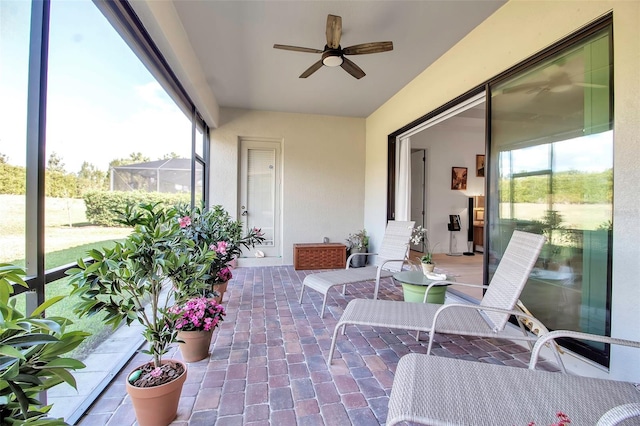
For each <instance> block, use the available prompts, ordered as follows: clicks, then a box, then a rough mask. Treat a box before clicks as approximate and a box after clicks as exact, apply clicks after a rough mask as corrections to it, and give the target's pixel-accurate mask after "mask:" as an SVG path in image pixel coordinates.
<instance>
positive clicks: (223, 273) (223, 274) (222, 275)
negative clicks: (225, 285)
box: [216, 266, 233, 282]
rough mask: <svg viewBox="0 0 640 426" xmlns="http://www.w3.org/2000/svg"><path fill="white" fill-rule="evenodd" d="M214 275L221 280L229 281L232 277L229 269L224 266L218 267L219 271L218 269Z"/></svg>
mask: <svg viewBox="0 0 640 426" xmlns="http://www.w3.org/2000/svg"><path fill="white" fill-rule="evenodd" d="M216 276H217V277H218V279H219V280H220V281H222V282H224V281H229V280H230V279H231V278H233V274H231V269H229V268H228V267H226V266H225V267H224V268H222V269H220V271H218V273H217V274H216Z"/></svg>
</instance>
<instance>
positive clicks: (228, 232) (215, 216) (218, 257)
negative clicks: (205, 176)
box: [179, 205, 264, 301]
mask: <svg viewBox="0 0 640 426" xmlns="http://www.w3.org/2000/svg"><path fill="white" fill-rule="evenodd" d="M179 214H180V216H181V217H180V227H181V229H182V232H183V233H184V235H185V236H186V237H187V238H189V239H190V240H192V241H193V242H194V243H195V244H196V245H197V246H206V247H208V248H209V249H210V250H212V251H214V252H215V259H214V260H213V262H212V263H211V265H210V267H209V270H208V271H207V277H206V282H207V284H208V288H207V290H208V291H209V292H213V291H217V292H219V293H220V301H222V297H223V296H224V293H225V291H226V290H227V283H228V282H229V280H231V278H232V277H233V274H232V272H231V269H233V265H234V264H235V261H236V259H237V258H238V257H239V256H240V254H241V253H242V250H243V249H248V248H250V247H255V246H256V245H257V244H262V243H263V242H264V234H263V233H262V231H261V230H260V229H258V228H252V229H250V230H248V231H247V232H246V234H244V235H243V229H242V228H243V227H242V222H240V221H237V220H234V219H233V218H232V217H231V215H230V214H229V213H228V212H227V211H226V210H225V209H224V208H223V207H222V206H219V205H217V206H213V207H211V208H210V209H208V210H205V209H203V208H202V207H195V208H191V207H189V206H184V205H183V206H179ZM182 290H183V292H184V293H185V295H187V296H195V295H198V294H202V292H201V291H200V290H201V289H197V288H196V289H193V288H191V289H189V288H184V289H182Z"/></svg>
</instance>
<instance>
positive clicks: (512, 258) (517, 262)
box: [328, 231, 547, 364]
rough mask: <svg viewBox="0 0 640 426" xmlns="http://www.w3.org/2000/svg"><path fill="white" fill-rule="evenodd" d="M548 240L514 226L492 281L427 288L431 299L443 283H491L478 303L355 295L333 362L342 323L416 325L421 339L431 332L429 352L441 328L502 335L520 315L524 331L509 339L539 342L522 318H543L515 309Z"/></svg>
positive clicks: (408, 327) (335, 334)
mask: <svg viewBox="0 0 640 426" xmlns="http://www.w3.org/2000/svg"><path fill="white" fill-rule="evenodd" d="M544 241H545V238H544V236H542V235H536V234H530V233H527V232H522V231H514V232H513V235H512V236H511V240H510V241H509V245H508V246H507V249H506V250H505V252H504V255H503V256H502V259H501V260H500V264H499V265H498V267H497V269H496V271H495V273H494V275H493V277H492V279H491V282H490V283H489V285H488V286H482V285H476V284H463V283H459V282H454V281H437V282H435V283H433V284H431V285H430V286H429V287H428V288H427V293H426V294H425V300H426V296H427V294H428V290H429V289H430V288H431V287H432V286H434V285H438V284H440V285H441V284H442V283H451V284H456V285H464V286H470V287H482V288H487V291H486V293H485V295H484V297H483V298H482V301H481V302H480V304H479V305H472V304H446V305H439V304H431V303H411V302H397V301H391V300H368V299H354V300H351V301H350V302H349V303H348V304H347V307H346V308H345V310H344V312H343V313H342V316H341V317H340V320H339V321H338V323H337V325H336V328H335V330H334V331H333V339H332V340H331V347H330V349H329V361H328V362H329V364H331V360H332V358H333V352H334V350H335V346H336V339H337V337H338V330H339V329H340V328H341V327H342V334H344V329H345V327H346V326H347V325H348V324H354V325H367V326H373V327H388V328H402V329H405V330H415V331H416V332H417V334H416V339H419V337H420V332H429V346H428V349H427V353H430V352H431V347H432V345H433V338H434V335H435V333H436V332H438V333H448V334H463V335H469V336H480V337H500V336H499V333H500V332H502V331H503V330H504V328H505V326H506V324H507V321H508V320H509V317H510V316H511V315H515V316H516V318H518V322H519V324H520V328H521V330H522V336H519V335H518V336H515V337H513V336H512V337H510V338H512V339H521V340H526V341H530V342H531V341H534V340H535V339H536V337H535V336H532V335H530V334H529V333H528V332H527V330H526V329H525V327H524V325H523V322H522V320H524V319H526V320H529V321H532V322H534V323H536V324H539V323H540V322H539V321H538V320H536V319H535V318H533V317H532V316H531V315H527V314H525V313H524V312H522V311H520V310H514V308H515V305H516V303H517V301H518V298H519V297H520V293H522V289H523V288H524V285H525V284H526V282H527V279H528V277H529V273H530V272H531V269H532V268H533V265H534V264H535V262H536V260H537V259H538V255H539V254H540V250H541V249H542V245H543V244H544ZM540 327H541V328H542V329H541V330H540V331H541V333H544V332H546V331H547V330H546V329H544V326H542V325H541V324H540Z"/></svg>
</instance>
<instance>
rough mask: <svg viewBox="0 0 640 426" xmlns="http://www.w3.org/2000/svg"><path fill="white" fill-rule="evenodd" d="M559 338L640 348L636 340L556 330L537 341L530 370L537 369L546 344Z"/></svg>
mask: <svg viewBox="0 0 640 426" xmlns="http://www.w3.org/2000/svg"><path fill="white" fill-rule="evenodd" d="M558 337H571V338H574V339H581V340H591V341H593V342H601V343H609V344H615V345H622V346H630V347H632V348H640V342H636V341H634V340H626V339H618V338H616V337H609V336H599V335H597V334H589V333H582V332H579V331H571V330H556V331H552V332H550V333H544V334H543V335H541V336H540V338H539V339H538V340H537V341H536V344H535V345H534V346H533V349H532V350H531V360H530V361H529V369H530V370H533V369H535V368H536V363H537V362H538V356H539V355H540V350H541V349H542V347H543V346H544V345H545V344H547V342H549V341H550V340H553V339H557V338H558Z"/></svg>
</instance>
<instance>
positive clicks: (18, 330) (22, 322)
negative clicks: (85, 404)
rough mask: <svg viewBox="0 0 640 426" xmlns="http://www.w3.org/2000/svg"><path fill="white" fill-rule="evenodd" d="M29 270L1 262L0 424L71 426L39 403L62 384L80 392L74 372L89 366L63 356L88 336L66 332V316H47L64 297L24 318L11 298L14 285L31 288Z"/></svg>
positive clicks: (52, 301) (43, 305)
mask: <svg viewBox="0 0 640 426" xmlns="http://www.w3.org/2000/svg"><path fill="white" fill-rule="evenodd" d="M24 275H25V273H24V270H23V269H21V268H19V267H17V266H15V265H11V264H7V263H3V264H0V424H2V425H8V424H11V425H31V424H33V425H43V426H44V425H46V426H58V425H66V424H67V423H65V422H64V421H63V420H62V419H54V418H51V417H49V415H48V413H49V411H50V410H51V407H52V406H51V405H46V406H45V405H43V404H41V403H40V401H39V400H38V399H37V398H38V397H39V394H40V393H41V392H42V391H46V390H47V389H50V388H52V387H54V386H57V385H58V384H60V383H62V382H66V383H68V384H69V385H70V386H72V387H73V388H76V381H75V379H74V378H73V376H72V375H71V372H70V370H76V369H80V368H84V367H85V365H84V364H83V363H82V362H80V361H78V360H76V359H74V358H65V357H63V356H62V355H64V354H66V353H67V352H70V351H72V350H73V349H75V348H76V347H77V346H78V345H79V344H80V343H82V341H83V340H84V339H85V338H86V337H87V336H88V335H89V333H85V332H83V331H72V332H66V331H65V326H67V325H69V324H71V321H70V320H69V319H67V318H64V317H47V318H42V317H41V315H42V313H43V312H44V310H45V309H46V308H48V307H50V306H52V305H53V304H55V303H57V302H58V301H60V300H61V299H63V298H64V296H57V297H54V298H51V299H49V300H47V301H46V302H45V303H43V304H42V305H40V306H39V307H38V308H36V310H35V311H34V312H33V313H32V314H31V315H30V316H25V315H24V314H23V313H22V312H20V311H18V310H17V309H16V307H15V305H16V304H15V300H10V297H11V294H13V285H12V283H15V284H16V285H21V286H23V287H26V288H28V286H27V284H26V283H25V282H24V281H23V279H22V278H21V277H22V276H24Z"/></svg>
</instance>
